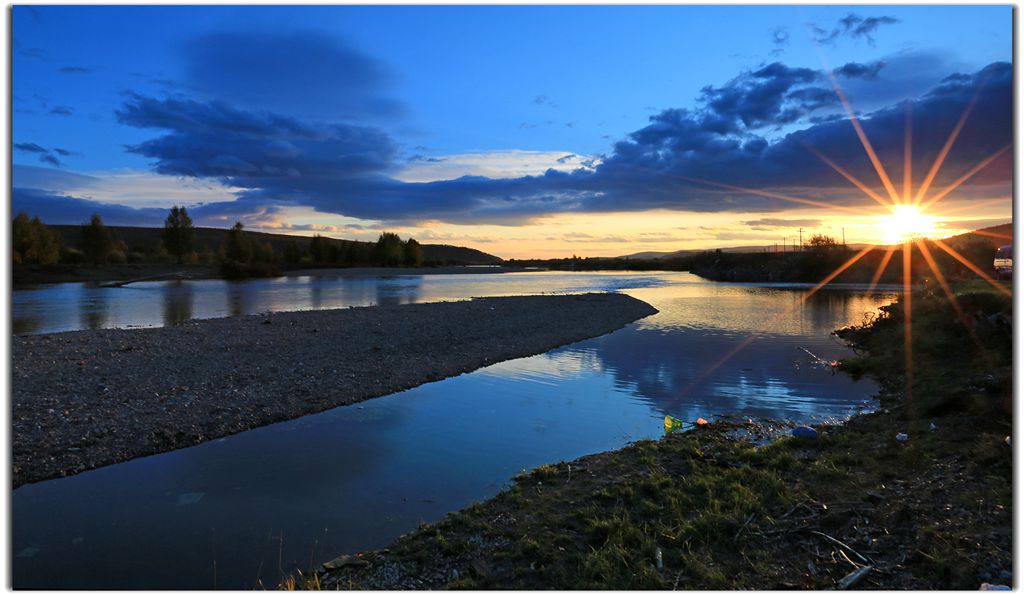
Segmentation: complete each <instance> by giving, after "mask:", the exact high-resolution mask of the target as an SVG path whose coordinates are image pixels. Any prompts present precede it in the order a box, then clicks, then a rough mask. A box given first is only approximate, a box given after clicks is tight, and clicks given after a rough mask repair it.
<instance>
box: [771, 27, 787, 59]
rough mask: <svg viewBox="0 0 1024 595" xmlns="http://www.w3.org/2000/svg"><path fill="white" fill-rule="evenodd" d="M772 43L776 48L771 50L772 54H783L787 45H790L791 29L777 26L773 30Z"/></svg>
mask: <svg viewBox="0 0 1024 595" xmlns="http://www.w3.org/2000/svg"><path fill="white" fill-rule="evenodd" d="M771 38H772V45H773V46H775V49H773V50H772V51H771V53H772V55H774V56H778V55H779V54H781V53H782V52H783V51H784V50H785V48H786V47H787V46H789V29H787V28H785V27H776V28H774V29H772V30H771Z"/></svg>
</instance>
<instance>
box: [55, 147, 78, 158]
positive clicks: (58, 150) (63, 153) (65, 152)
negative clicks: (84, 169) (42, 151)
mask: <svg viewBox="0 0 1024 595" xmlns="http://www.w3.org/2000/svg"><path fill="white" fill-rule="evenodd" d="M53 152H54V153H56V154H58V155H60V156H61V157H68V156H69V155H73V154H74V153H72V152H71V151H68V150H67V149H62V148H60V147H54V148H53Z"/></svg>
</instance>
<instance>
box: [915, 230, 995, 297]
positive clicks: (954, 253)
mask: <svg viewBox="0 0 1024 595" xmlns="http://www.w3.org/2000/svg"><path fill="white" fill-rule="evenodd" d="M932 241H933V242H935V245H936V246H938V247H939V248H942V249H943V250H944V251H945V252H946V253H947V254H949V255H950V256H952V257H953V258H955V259H957V260H958V261H960V264H962V265H964V266H965V267H967V268H969V269H971V271H973V272H974V273H975V274H976V275H978V276H979V277H981V278H982V279H984V280H986V281H988V282H989V284H990V285H992V287H995V288H996V289H998V290H999V291H1001V292H1002V293H1005V294H1006V295H1008V296H1011V297H1013V292H1012V291H1010V290H1009V289H1007V288H1006V286H1005V285H1003V284H1002V283H1000V282H998V281H996V280H995V279H993V278H992V277H991V276H990V275H989V274H988V273H986V272H985V271H983V270H981V269H979V268H978V267H977V266H976V265H975V264H974V263H973V262H971V261H969V260H967V259H966V258H964V257H963V256H962V255H961V254H960V253H959V252H957V251H956V250H954V249H953V248H950V247H949V246H947V245H946V243H945V242H943V241H942V240H932Z"/></svg>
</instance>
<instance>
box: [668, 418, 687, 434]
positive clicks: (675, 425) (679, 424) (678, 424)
mask: <svg viewBox="0 0 1024 595" xmlns="http://www.w3.org/2000/svg"><path fill="white" fill-rule="evenodd" d="M682 428H683V420H681V419H679V418H677V417H672V416H671V415H666V416H665V433H666V434H671V433H672V432H675V431H676V430H681V429H682Z"/></svg>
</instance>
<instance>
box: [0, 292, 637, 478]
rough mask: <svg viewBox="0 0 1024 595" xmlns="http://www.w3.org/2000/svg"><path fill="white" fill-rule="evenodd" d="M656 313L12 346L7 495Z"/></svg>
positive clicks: (190, 330) (456, 318) (267, 319)
mask: <svg viewBox="0 0 1024 595" xmlns="http://www.w3.org/2000/svg"><path fill="white" fill-rule="evenodd" d="M656 312H657V311H656V310H655V309H654V308H653V307H651V306H650V305H648V304H646V303H644V302H642V301H639V300H637V299H634V298H631V297H629V296H625V295H620V294H585V295H567V296H525V297H508V298H482V299H474V300H471V301H463V302H446V303H432V304H412V305H402V306H373V307H367V308H350V309H344V310H322V311H313V312H285V313H276V314H268V315H255V316H242V317H232V318H220V319H213V320H200V321H194V322H190V323H187V324H184V325H181V326H177V327H170V328H155V329H132V330H122V329H110V330H99V331H75V332H68V333H55V334H49V335H36V336H21V337H13V338H12V340H11V355H12V358H11V362H12V363H11V375H12V381H11V387H12V407H11V412H12V413H11V421H12V430H13V435H12V454H13V483H14V486H15V487H16V486H18V485H21V484H25V483H30V482H34V481H41V480H44V479H50V478H55V477H61V476H64V475H71V474H74V473H78V472H81V471H85V470H87V469H92V468H95V467H100V466H103V465H109V464H112V463H117V462H121V461H125V460H128V459H132V458H135V457H140V456H144V455H150V454H155V453H159V452H164V451H168V450H173V449H176V448H181V447H185V446H191V445H193V444H198V443H200V442H203V441H206V440H211V439H215V438H219V437H223V436H226V435H229V434H234V433H237V432H241V431H243V430H247V429H250V428H254V427H258V426H262V425H267V424H270V423H274V422H279V421H284V420H288V419H293V418H296V417H300V416H302V415H306V414H310V413H315V412H319V411H324V410H326V409H330V408H333V407H337V406H339V405H345V404H349V403H355V402H358V401H362V400H365V399H369V398H372V397H377V396H382V395H386V394H390V393H393V392H396V391H400V390H404V389H408V388H412V387H414V386H417V385H419V384H422V383H424V382H430V381H434V380H440V379H442V378H446V377H449V376H454V375H458V374H461V373H463V372H468V371H471V370H475V369H477V368H479V367H482V366H486V365H489V364H493V363H495V362H499V361H502V360H506V359H512V358H517V357H525V356H529V355H534V354H538V353H543V352H545V351H548V350H550V349H552V348H554V347H558V346H560V345H565V344H568V343H572V342H574V341H579V340H582V339H586V338H590V337H594V336H598V335H602V334H605V333H607V332H610V331H613V330H615V329H618V328H620V327H622V326H623V325H625V324H627V323H629V322H632V321H634V320H637V319H639V318H643V317H645V316H649V315H651V314H654V313H656Z"/></svg>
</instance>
